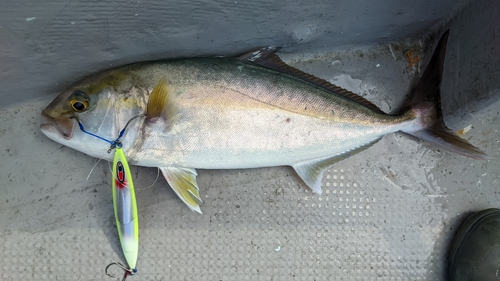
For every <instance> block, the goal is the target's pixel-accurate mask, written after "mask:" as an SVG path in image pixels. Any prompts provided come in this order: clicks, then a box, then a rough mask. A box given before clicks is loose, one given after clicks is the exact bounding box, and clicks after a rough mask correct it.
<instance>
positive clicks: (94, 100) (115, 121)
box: [40, 70, 147, 158]
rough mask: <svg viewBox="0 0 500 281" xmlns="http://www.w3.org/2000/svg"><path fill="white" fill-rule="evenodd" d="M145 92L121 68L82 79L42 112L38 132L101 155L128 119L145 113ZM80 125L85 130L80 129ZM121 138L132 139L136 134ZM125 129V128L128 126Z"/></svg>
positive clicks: (91, 153) (80, 149) (136, 79)
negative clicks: (43, 120) (108, 141)
mask: <svg viewBox="0 0 500 281" xmlns="http://www.w3.org/2000/svg"><path fill="white" fill-rule="evenodd" d="M146 95H147V91H146V89H145V88H143V87H141V83H139V82H138V78H137V77H135V76H134V75H133V74H131V73H130V72H127V71H123V70H109V71H105V72H102V73H99V74H96V75H94V76H91V77H89V78H87V79H84V80H82V81H80V82H78V83H76V84H74V85H73V86H71V87H70V88H69V89H67V90H65V91H63V92H62V93H61V94H59V96H57V97H56V98H55V99H54V100H53V101H52V102H51V103H50V104H49V105H48V106H47V107H46V108H45V109H44V110H43V111H42V116H43V117H44V119H45V120H46V122H44V123H43V124H42V125H41V126H40V129H41V131H42V132H43V133H44V134H45V135H46V136H47V137H48V138H50V139H52V140H54V141H56V142H58V143H61V144H63V145H65V146H68V147H71V148H73V149H76V150H78V151H81V152H83V153H86V154H88V155H91V156H93V157H98V158H101V157H102V156H103V153H105V152H106V151H107V149H108V148H109V146H110V144H109V143H107V142H106V141H103V140H102V139H99V138H98V137H96V136H92V135H91V134H94V135H97V136H99V137H101V138H104V139H106V140H110V141H113V140H115V139H116V138H117V137H118V134H119V132H120V130H122V129H123V128H124V127H125V125H126V124H127V122H128V121H129V120H130V119H131V118H133V117H135V116H137V115H139V114H142V113H144V111H145V108H146V103H145V97H146ZM81 126H83V128H84V130H85V131H86V132H88V133H91V134H88V133H86V132H84V130H82V129H81V128H82V127H81ZM133 127H135V128H131V130H132V131H134V132H133V133H130V132H127V133H128V135H127V136H125V137H124V139H121V141H122V143H123V142H124V141H127V142H133V141H134V140H133V139H134V137H135V134H136V133H137V128H136V126H133ZM127 130H128V129H127Z"/></svg>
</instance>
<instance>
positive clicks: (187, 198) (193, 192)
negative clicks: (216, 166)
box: [159, 167, 202, 214]
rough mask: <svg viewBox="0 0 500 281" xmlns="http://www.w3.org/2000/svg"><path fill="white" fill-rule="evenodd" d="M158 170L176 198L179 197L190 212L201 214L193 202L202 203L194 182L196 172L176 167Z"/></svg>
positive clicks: (198, 207) (196, 184) (196, 204)
mask: <svg viewBox="0 0 500 281" xmlns="http://www.w3.org/2000/svg"><path fill="white" fill-rule="evenodd" d="M159 168H160V170H161V172H162V173H163V176H164V177H165V179H166V180H167V182H168V184H169V185H170V187H172V189H173V190H174V192H175V193H176V194H177V196H179V198H181V200H182V201H183V202H184V203H186V205H187V206H188V207H189V208H190V209H191V210H193V211H196V212H198V213H200V214H201V210H200V206H199V205H198V202H197V201H196V200H195V199H197V200H199V201H200V202H202V201H201V198H200V194H199V192H198V190H199V189H198V183H197V182H196V176H197V175H198V173H196V170H195V169H190V168H177V167H159Z"/></svg>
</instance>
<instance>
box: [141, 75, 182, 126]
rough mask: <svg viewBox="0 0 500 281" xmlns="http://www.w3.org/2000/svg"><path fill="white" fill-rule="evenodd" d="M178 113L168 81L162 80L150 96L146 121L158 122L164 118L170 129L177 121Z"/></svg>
mask: <svg viewBox="0 0 500 281" xmlns="http://www.w3.org/2000/svg"><path fill="white" fill-rule="evenodd" d="M178 112H179V110H178V108H177V107H176V106H175V102H174V100H173V95H171V94H170V88H169V85H168V83H167V81H166V79H165V78H162V79H161V80H160V81H158V84H156V86H155V87H154V88H153V90H152V91H151V94H150V95H149V100H148V105H147V112H146V120H147V121H148V122H156V121H157V120H158V119H159V118H164V119H165V121H166V123H167V126H168V127H170V126H172V125H173V124H174V123H175V121H176V120H177V117H178ZM167 129H169V128H167Z"/></svg>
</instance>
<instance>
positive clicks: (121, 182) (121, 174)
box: [115, 161, 127, 188]
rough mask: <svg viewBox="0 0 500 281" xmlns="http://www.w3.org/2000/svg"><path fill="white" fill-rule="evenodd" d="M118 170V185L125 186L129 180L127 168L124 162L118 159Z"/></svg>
mask: <svg viewBox="0 0 500 281" xmlns="http://www.w3.org/2000/svg"><path fill="white" fill-rule="evenodd" d="M116 171H117V173H116V178H115V184H116V187H118V188H125V187H126V186H127V181H126V180H125V169H124V168H123V164H122V162H121V161H118V163H117V164H116Z"/></svg>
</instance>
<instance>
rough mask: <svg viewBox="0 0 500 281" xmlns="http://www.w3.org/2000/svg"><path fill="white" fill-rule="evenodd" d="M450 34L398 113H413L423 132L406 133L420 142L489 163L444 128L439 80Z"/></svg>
mask: <svg viewBox="0 0 500 281" xmlns="http://www.w3.org/2000/svg"><path fill="white" fill-rule="evenodd" d="M448 34H449V31H446V32H445V33H444V34H443V36H442V37H441V39H440V40H439V43H438V45H437V47H436V49H435V50H434V54H433V55H432V58H431V60H430V62H429V65H428V66H427V68H426V69H425V71H424V73H423V75H422V77H421V79H420V81H419V82H418V84H417V85H416V87H415V88H414V89H413V91H412V92H411V95H410V97H409V98H408V100H407V101H406V102H405V103H404V105H403V107H402V108H401V109H400V110H398V112H393V114H394V113H395V114H401V113H404V112H407V111H414V113H415V114H416V115H417V116H418V118H419V119H420V120H419V121H420V122H421V124H422V127H423V128H424V129H421V130H419V131H406V133H408V134H410V135H412V136H415V137H417V138H419V139H421V140H424V141H427V142H429V143H431V144H433V145H435V146H437V147H440V148H442V149H444V150H447V151H450V152H453V153H457V154H460V155H463V156H467V157H470V158H474V159H479V160H485V159H489V158H491V157H489V156H488V155H486V154H485V153H484V152H482V151H481V150H480V149H479V148H477V147H475V146H473V145H472V144H470V143H469V142H468V141H466V140H464V139H462V138H460V137H459V136H458V135H456V134H455V133H454V132H452V131H451V130H450V129H448V128H447V127H446V125H445V124H444V121H443V115H442V112H441V91H440V88H441V78H442V75H443V64H444V58H445V54H446V42H447V40H448Z"/></svg>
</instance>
